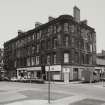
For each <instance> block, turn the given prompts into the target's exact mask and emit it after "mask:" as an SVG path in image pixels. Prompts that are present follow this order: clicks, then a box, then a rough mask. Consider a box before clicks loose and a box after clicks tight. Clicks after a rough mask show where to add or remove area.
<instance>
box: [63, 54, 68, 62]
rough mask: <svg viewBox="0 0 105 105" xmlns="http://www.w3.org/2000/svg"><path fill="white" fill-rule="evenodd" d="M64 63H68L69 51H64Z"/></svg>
mask: <svg viewBox="0 0 105 105" xmlns="http://www.w3.org/2000/svg"><path fill="white" fill-rule="evenodd" d="M64 63H69V53H64Z"/></svg>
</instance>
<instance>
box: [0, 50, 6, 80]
mask: <svg viewBox="0 0 105 105" xmlns="http://www.w3.org/2000/svg"><path fill="white" fill-rule="evenodd" d="M3 57H4V50H3V49H2V48H1V49H0V79H2V78H3V77H4V74H5V70H4V68H3V67H4V62H3Z"/></svg>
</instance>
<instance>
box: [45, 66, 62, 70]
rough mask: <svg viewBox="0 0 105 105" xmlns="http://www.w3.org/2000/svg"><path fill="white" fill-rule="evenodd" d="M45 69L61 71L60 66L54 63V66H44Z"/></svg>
mask: <svg viewBox="0 0 105 105" xmlns="http://www.w3.org/2000/svg"><path fill="white" fill-rule="evenodd" d="M45 69H46V71H49V69H50V71H61V66H60V65H54V66H46V67H45Z"/></svg>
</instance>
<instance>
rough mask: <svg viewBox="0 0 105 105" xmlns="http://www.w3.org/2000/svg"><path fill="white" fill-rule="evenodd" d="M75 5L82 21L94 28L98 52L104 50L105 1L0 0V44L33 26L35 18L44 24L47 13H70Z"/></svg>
mask: <svg viewBox="0 0 105 105" xmlns="http://www.w3.org/2000/svg"><path fill="white" fill-rule="evenodd" d="M74 5H77V6H78V7H79V8H80V10H81V20H84V19H87V20H88V25H90V26H92V27H93V28H95V30H96V35H97V36H96V37H97V40H96V41H97V51H98V52H99V51H101V50H102V49H103V50H105V0H0V47H3V43H4V42H6V41H8V40H9V39H11V38H14V37H15V36H17V32H18V30H23V31H28V30H30V29H33V28H34V26H35V22H37V21H39V22H41V23H46V22H47V21H48V16H53V17H58V16H59V15H62V14H69V15H73V7H74Z"/></svg>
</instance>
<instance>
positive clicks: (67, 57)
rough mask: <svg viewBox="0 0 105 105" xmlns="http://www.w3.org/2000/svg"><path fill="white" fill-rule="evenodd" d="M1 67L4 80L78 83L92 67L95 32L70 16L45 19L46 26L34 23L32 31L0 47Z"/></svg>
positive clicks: (75, 12) (76, 17) (21, 34)
mask: <svg viewBox="0 0 105 105" xmlns="http://www.w3.org/2000/svg"><path fill="white" fill-rule="evenodd" d="M4 55H5V57H4V63H5V69H6V70H7V71H8V76H10V77H12V76H14V75H15V76H17V77H18V78H34V79H41V78H43V79H46V80H47V79H48V71H49V69H50V78H51V80H58V81H66V82H68V81H70V80H81V79H82V71H83V70H85V69H88V70H91V71H93V70H94V67H95V65H96V32H95V30H94V28H92V27H90V26H88V25H87V21H86V20H85V21H80V10H79V9H78V8H77V7H74V16H70V15H61V16H59V17H58V18H53V17H49V21H48V23H45V24H41V23H39V22H37V23H36V24H35V28H34V29H32V30H29V31H27V32H22V31H19V32H18V36H17V37H15V38H14V39H11V40H9V41H7V42H6V43H4Z"/></svg>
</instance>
